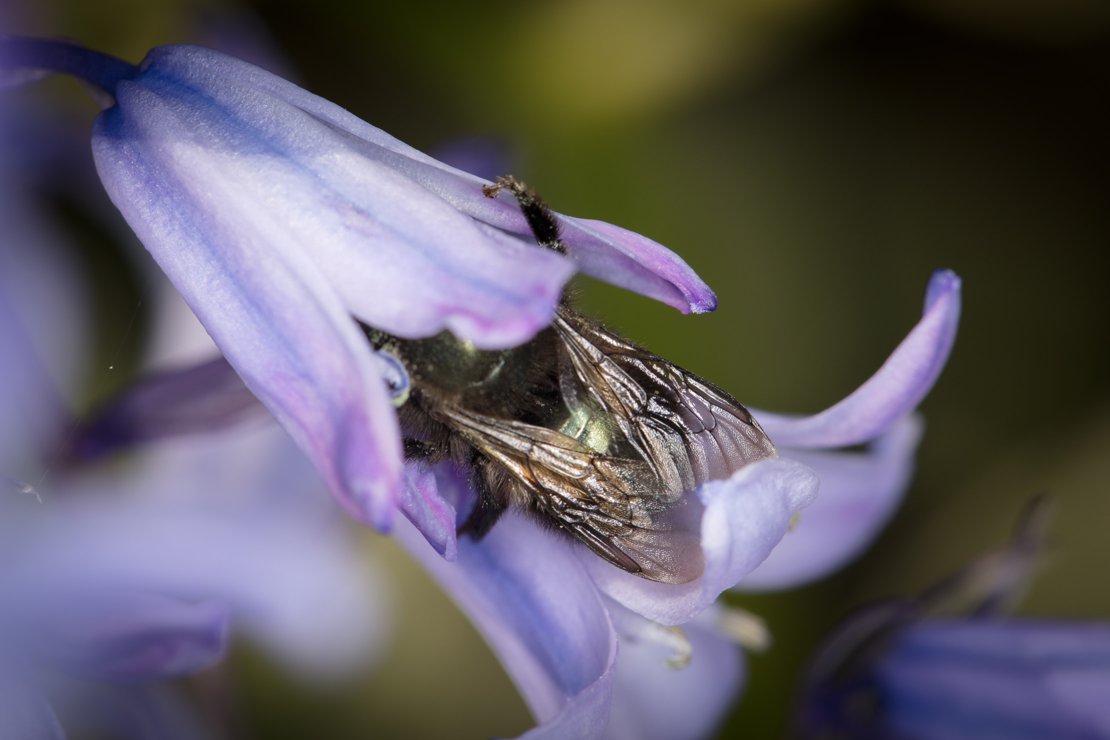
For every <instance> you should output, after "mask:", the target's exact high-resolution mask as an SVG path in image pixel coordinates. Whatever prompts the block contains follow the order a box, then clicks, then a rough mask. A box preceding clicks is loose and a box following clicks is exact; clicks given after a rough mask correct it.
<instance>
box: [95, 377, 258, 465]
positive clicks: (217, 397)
mask: <svg viewBox="0 0 1110 740" xmlns="http://www.w3.org/2000/svg"><path fill="white" fill-rule="evenodd" d="M255 413H264V412H262V406H260V405H259V403H258V399H257V398H255V397H254V395H253V394H252V393H251V392H250V391H248V390H247V388H246V386H245V385H243V381H242V379H241V378H240V377H239V376H238V374H236V372H235V371H234V370H233V369H232V367H231V366H230V365H228V364H227V360H225V359H224V358H223V357H216V358H213V359H211V360H208V361H207V362H202V363H200V364H198V365H192V366H189V367H184V368H179V369H176V370H168V371H165V372H160V373H152V374H149V375H147V376H146V377H143V378H140V379H139V380H138V381H136V382H135V383H133V384H132V385H131V386H130V387H128V388H127V389H126V390H124V392H123V393H122V394H121V395H120V396H119V397H118V398H116V399H114V400H113V401H112V402H111V403H110V404H109V405H108V406H107V407H106V408H104V409H101V410H100V411H99V412H98V413H97V414H96V415H94V416H93V417H91V418H89V419H87V420H85V421H83V422H82V423H81V427H80V429H79V430H77V432H76V434H77V435H78V437H77V439H76V440H75V441H74V443H73V447H74V454H76V455H77V456H78V457H80V458H85V459H87V458H94V457H99V456H102V455H107V454H111V453H113V452H116V451H117V450H120V449H126V448H127V447H130V446H132V445H134V444H139V443H149V442H153V441H156V440H158V439H163V438H166V437H176V436H180V435H184V434H194V433H197V432H205V431H211V430H215V429H220V428H222V427H225V426H228V425H231V424H234V423H235V422H237V421H240V420H243V419H245V418H248V417H250V416H252V415H254V414H255Z"/></svg>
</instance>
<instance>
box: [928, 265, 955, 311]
mask: <svg viewBox="0 0 1110 740" xmlns="http://www.w3.org/2000/svg"><path fill="white" fill-rule="evenodd" d="M960 288H961V281H960V276H959V275H957V274H956V273H954V272H952V271H951V270H946V269H945V270H937V271H935V272H934V273H933V275H932V277H930V278H929V287H928V288H926V290H925V310H926V311H928V310H929V309H931V308H932V307H933V305H934V304H936V302H937V301H939V300H940V299H942V298H944V297H945V296H948V295H956V296H959V294H960Z"/></svg>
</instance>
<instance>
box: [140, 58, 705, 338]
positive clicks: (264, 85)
mask: <svg viewBox="0 0 1110 740" xmlns="http://www.w3.org/2000/svg"><path fill="white" fill-rule="evenodd" d="M198 53H201V52H199V51H198V50H193V49H187V48H183V47H169V48H165V49H156V50H155V51H154V52H152V53H151V57H150V58H151V59H157V62H156V63H157V64H159V65H160V66H169V64H173V65H174V66H175V67H177V65H178V62H177V61H176V60H170V59H169V57H170V56H171V55H172V56H177V57H182V56H184V55H186V54H198ZM204 53H205V54H206V55H211V54H212V53H211V52H204ZM203 61H204V63H205V64H208V65H211V66H213V67H216V66H217V65H222V66H223V68H224V69H228V70H233V73H234V74H235V76H236V77H237V78H238V79H239V80H240V81H241V82H242V84H243V85H245V86H250V87H253V88H256V89H259V90H264V91H266V92H268V93H269V94H271V95H273V96H274V97H276V98H280V99H282V100H285V101H288V102H289V103H290V104H292V105H293V106H296V107H297V108H298V109H300V110H302V111H304V112H307V113H309V114H310V115H311V116H313V117H314V118H316V119H318V120H319V121H322V122H324V123H326V124H328V125H329V126H332V127H334V128H335V129H337V130H340V131H344V132H347V133H348V134H350V135H351V136H353V137H354V138H356V139H359V140H362V141H364V142H367V143H368V144H370V145H372V146H373V147H375V148H377V149H378V150H377V151H375V152H373V153H372V154H369V155H368V156H373V157H375V158H377V159H380V160H381V161H382V162H383V163H385V164H387V165H388V166H389V167H390V168H392V169H393V170H395V171H396V172H399V173H402V174H403V175H404V176H405V177H406V178H409V179H410V180H411V181H413V182H416V183H419V184H420V185H422V186H423V187H424V188H426V189H427V190H428V191H430V192H432V193H434V194H436V195H437V196H439V197H440V198H442V199H443V200H444V201H447V202H449V203H451V204H452V205H453V206H454V207H455V208H457V209H458V210H459V211H460V212H461V213H464V214H466V215H469V216H471V217H473V218H475V219H477V220H478V221H480V222H483V223H486V224H489V225H491V226H494V227H496V228H497V229H499V230H502V231H506V232H510V233H512V234H517V235H519V236H521V237H522V238H523V240H524V241H525V242H527V243H528V244H529V245H531V244H532V243H533V237H532V232H531V230H530V229H529V227H528V225H527V222H526V221H525V219H524V217H523V215H522V214H521V212H520V208H519V206H518V205H517V204H516V202H515V201H514V200H513V199H512V198H511V197H510V196H509V195H508V194H507V193H506V194H502V196H501V197H500V198H496V199H490V198H486V197H485V196H481V197H478V196H480V194H481V187H482V185H485V184H488V181H487V180H484V179H481V178H478V177H475V176H474V175H471V174H469V173H466V172H463V171H461V170H458V169H455V168H454V167H450V166H448V165H446V164H444V163H442V162H438V161H436V160H435V159H433V158H431V157H429V156H428V155H426V154H424V153H423V152H420V151H418V150H416V149H414V148H412V147H410V146H408V145H407V144H405V143H404V142H402V141H400V140H398V139H396V138H394V137H392V136H390V135H389V134H387V133H385V132H384V131H382V130H380V129H378V128H376V127H374V126H371V125H370V124H368V123H366V122H365V121H362V120H361V119H359V118H358V117H356V116H354V115H352V114H350V113H348V112H347V111H345V110H343V109H342V108H340V107H338V106H336V105H334V104H333V103H330V102H328V101H327V100H324V99H323V98H320V97H318V96H316V95H313V94H312V93H309V92H307V91H305V90H302V89H301V88H298V87H296V86H295V85H292V84H291V83H289V82H286V81H285V80H282V79H280V78H278V77H275V76H273V75H269V74H267V73H265V72H263V71H262V70H256V69H253V68H250V69H247V68H245V67H246V65H242V64H241V63H234V60H232V61H231V62H228V61H225V60H223V59H208V58H205V59H204V60H203ZM181 74H182V76H183V77H184V76H185V75H186V74H188V73H187V72H181ZM556 215H557V216H558V218H559V223H560V226H561V227H562V229H563V237H564V239H565V241H566V243H567V246H568V247H569V252H570V254H571V256H572V257H574V258H575V260H576V261H577V262H578V263H579V267H580V269H582V270H583V271H584V272H586V273H587V274H589V275H593V276H594V277H597V278H600V279H602V280H606V281H608V282H611V283H613V284H614V285H619V286H621V287H624V288H627V289H629V290H634V291H636V292H638V293H642V294H643V295H646V296H650V297H652V298H655V299H657V300H660V301H663V302H664V303H667V304H669V305H671V306H674V307H675V308H678V309H679V310H681V311H684V312H686V311H691V312H694V313H700V312H703V311H711V310H713V309H714V308H715V307H716V305H717V303H716V297H715V296H714V295H713V292H712V291H711V290H710V289H709V288H708V286H706V285H705V283H704V282H703V281H702V280H701V279H700V278H698V276H697V275H696V274H695V273H694V272H693V271H692V270H691V269H690V267H689V266H688V265H687V264H686V263H685V262H683V261H682V259H681V258H680V257H678V256H677V255H676V254H674V253H673V252H671V251H670V250H668V249H667V248H666V247H663V246H662V245H660V244H658V243H656V242H654V241H652V240H650V239H647V238H646V237H643V236H640V235H638V234H634V233H632V232H630V231H626V230H625V229H621V228H619V227H616V226H612V225H610V224H606V223H603V222H600V221H592V220H586V219H574V218H570V217H567V216H562V215H560V214H556ZM456 244H457V242H456ZM456 248H458V247H457V246H456ZM371 323H373V322H371ZM382 328H384V329H387V330H388V327H385V326H383V327H382ZM394 333H401V334H403V333H404V332H399V331H395V332H394Z"/></svg>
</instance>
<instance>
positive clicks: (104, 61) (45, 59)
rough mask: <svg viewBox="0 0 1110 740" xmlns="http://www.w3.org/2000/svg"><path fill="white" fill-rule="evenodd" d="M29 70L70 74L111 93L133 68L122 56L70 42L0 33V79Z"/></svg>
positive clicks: (134, 69)
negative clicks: (117, 56)
mask: <svg viewBox="0 0 1110 740" xmlns="http://www.w3.org/2000/svg"><path fill="white" fill-rule="evenodd" d="M33 70H42V71H48V72H61V73H62V74H67V75H71V76H73V77H77V78H78V79H81V80H84V81H86V82H89V83H91V84H93V85H96V86H97V87H99V88H101V89H102V90H104V91H105V92H107V93H108V94H109V95H113V96H114V95H115V89H116V85H117V84H119V82H120V80H125V79H128V78H129V77H131V76H132V75H134V74H135V72H136V71H137V70H136V67H135V66H134V65H132V64H128V63H127V62H125V61H123V60H122V59H117V58H116V57H113V56H108V55H107V54H101V53H100V52H98V51H93V50H92V49H86V48H85V47H83V46H81V45H79V44H75V43H73V42H70V41H62V40H56V39H36V38H26V37H22V36H0V81H2V79H3V78H4V76H6V75H9V74H13V73H14V74H16V75H18V74H19V73H20V72H26V71H33Z"/></svg>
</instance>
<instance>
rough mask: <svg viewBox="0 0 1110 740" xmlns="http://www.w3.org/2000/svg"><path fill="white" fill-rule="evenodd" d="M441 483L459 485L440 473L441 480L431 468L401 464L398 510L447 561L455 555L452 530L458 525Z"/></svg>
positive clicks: (452, 503)
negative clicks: (403, 481) (401, 478)
mask: <svg viewBox="0 0 1110 740" xmlns="http://www.w3.org/2000/svg"><path fill="white" fill-rule="evenodd" d="M441 485H445V486H458V485H463V483H462V482H461V481H458V480H451V476H444V478H443V480H442V482H441V480H440V478H439V477H438V476H437V475H436V472H435V471H433V470H428V469H427V468H425V467H424V466H422V465H407V466H405V485H404V488H403V489H402V491H401V511H402V512H403V513H404V515H405V517H407V518H408V520H409V521H410V522H412V523H413V525H414V526H415V527H416V528H417V529H418V530H420V533H421V534H423V535H424V537H425V538H426V539H427V540H428V544H430V545H431V546H432V547H433V548H435V551H436V552H437V553H439V554H440V555H441V556H442V557H443V558H445V559H447V560H455V559H456V558H457V557H458V546H457V544H456V539H455V531H456V530H457V528H458V525H457V523H456V522H457V519H458V517H457V515H456V509H455V505H454V501H455V500H457V499H456V497H455V496H451V498H450V500H449V499H448V498H447V497H445V496H444V495H443V493H441V490H440V489H441Z"/></svg>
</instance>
